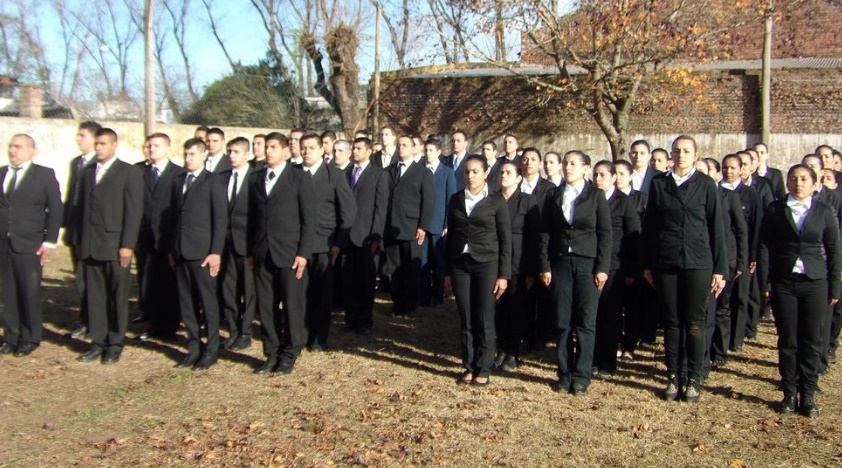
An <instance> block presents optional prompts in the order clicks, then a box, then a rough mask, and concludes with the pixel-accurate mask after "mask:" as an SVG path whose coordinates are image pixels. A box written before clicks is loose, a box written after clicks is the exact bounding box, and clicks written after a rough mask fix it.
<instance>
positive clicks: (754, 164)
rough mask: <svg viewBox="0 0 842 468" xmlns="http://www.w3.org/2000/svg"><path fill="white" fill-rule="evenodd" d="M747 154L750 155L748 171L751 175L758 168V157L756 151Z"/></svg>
mask: <svg viewBox="0 0 842 468" xmlns="http://www.w3.org/2000/svg"><path fill="white" fill-rule="evenodd" d="M748 154H750V155H751V167H750V168H749V170H750V171H751V172H752V173H753V172H754V171H756V170H757V168H758V167H760V155H758V153H757V151H754V150H749V151H748Z"/></svg>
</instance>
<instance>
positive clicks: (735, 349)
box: [728, 346, 743, 354]
mask: <svg viewBox="0 0 842 468" xmlns="http://www.w3.org/2000/svg"><path fill="white" fill-rule="evenodd" d="M728 351H731V352H732V353H736V354H740V353H742V352H743V347H742V346H734V347H733V348H730V349H729V350H728Z"/></svg>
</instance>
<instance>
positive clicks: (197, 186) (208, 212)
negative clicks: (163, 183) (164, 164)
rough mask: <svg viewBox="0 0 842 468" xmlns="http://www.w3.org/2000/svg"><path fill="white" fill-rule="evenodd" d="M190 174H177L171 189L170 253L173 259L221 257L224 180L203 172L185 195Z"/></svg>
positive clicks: (225, 200) (225, 218)
mask: <svg viewBox="0 0 842 468" xmlns="http://www.w3.org/2000/svg"><path fill="white" fill-rule="evenodd" d="M188 175H189V174H188V173H187V172H184V173H182V174H180V175H179V176H178V177H177V178H176V179H175V183H174V184H173V185H172V192H171V196H172V217H171V222H170V239H172V243H171V250H170V251H171V252H172V253H173V256H174V257H175V258H181V259H184V260H189V261H193V260H201V259H204V258H205V257H207V256H208V255H209V254H217V255H222V251H223V250H224V249H225V234H226V233H227V230H228V197H227V196H226V195H225V190H226V188H227V186H226V185H225V180H224V178H223V177H221V176H220V175H218V174H214V173H211V172H208V171H205V170H203V171H202V172H201V173H200V174H199V176H198V177H196V179H195V180H194V181H193V183H192V184H191V185H190V190H188V191H187V192H186V193H182V192H183V191H184V182H185V180H186V179H187V176H188Z"/></svg>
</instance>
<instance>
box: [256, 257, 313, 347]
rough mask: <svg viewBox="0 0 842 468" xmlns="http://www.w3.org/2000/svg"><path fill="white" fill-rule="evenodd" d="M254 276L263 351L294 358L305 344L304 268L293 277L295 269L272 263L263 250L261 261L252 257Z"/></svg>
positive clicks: (305, 287) (305, 282)
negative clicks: (299, 273) (298, 274)
mask: <svg viewBox="0 0 842 468" xmlns="http://www.w3.org/2000/svg"><path fill="white" fill-rule="evenodd" d="M254 279H255V285H256V288H255V292H256V293H257V310H258V312H259V313H260V322H261V323H262V325H263V354H265V355H266V356H279V355H283V356H285V357H287V358H290V359H296V358H297V357H298V355H299V354H301V348H303V347H304V345H305V344H306V343H307V329H306V327H305V324H304V317H305V313H306V310H307V283H308V273H307V269H306V268H305V269H304V274H303V275H302V276H301V278H300V279H299V278H296V277H295V270H293V269H292V268H291V267H289V266H284V267H281V266H278V265H276V264H275V262H273V261H272V257H271V255H269V254H268V253H267V255H266V258H265V259H263V260H262V261H258V259H257V258H255V265H254Z"/></svg>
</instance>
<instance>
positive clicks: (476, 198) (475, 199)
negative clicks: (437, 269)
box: [462, 184, 488, 254]
mask: <svg viewBox="0 0 842 468" xmlns="http://www.w3.org/2000/svg"><path fill="white" fill-rule="evenodd" d="M487 196H488V184H485V185H483V186H482V190H480V191H479V193H477V194H476V195H474V194H472V193H471V191H470V190H468V189H467V188H465V212H466V213H468V216H471V213H472V212H473V211H474V208H475V207H476V206H477V203H479V202H481V201H482V199H483V198H485V197H487ZM462 253H463V254H466V253H470V251H469V250H468V243H467V242H466V243H465V248H464V249H462Z"/></svg>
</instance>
